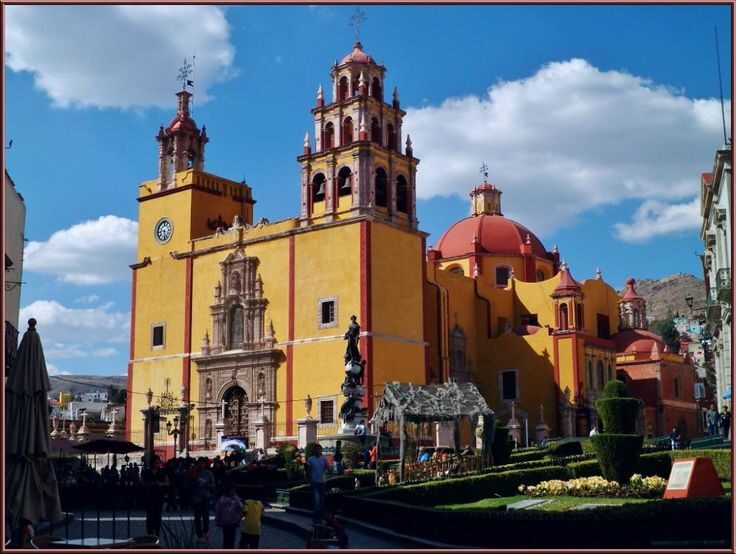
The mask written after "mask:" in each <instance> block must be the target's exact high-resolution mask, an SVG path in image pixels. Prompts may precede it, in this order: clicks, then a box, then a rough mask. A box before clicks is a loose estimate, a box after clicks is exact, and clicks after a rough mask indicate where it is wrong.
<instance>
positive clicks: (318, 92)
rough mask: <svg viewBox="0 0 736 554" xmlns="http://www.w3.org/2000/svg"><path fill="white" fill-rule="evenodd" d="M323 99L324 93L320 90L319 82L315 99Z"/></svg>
mask: <svg viewBox="0 0 736 554" xmlns="http://www.w3.org/2000/svg"><path fill="white" fill-rule="evenodd" d="M323 99H324V94H323V92H322V85H321V84H320V85H319V87H318V88H317V100H323Z"/></svg>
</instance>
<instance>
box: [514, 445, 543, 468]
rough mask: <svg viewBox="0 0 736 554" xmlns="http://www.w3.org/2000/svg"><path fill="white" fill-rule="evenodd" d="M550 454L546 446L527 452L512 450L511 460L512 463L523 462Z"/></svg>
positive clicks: (539, 458)
mask: <svg viewBox="0 0 736 554" xmlns="http://www.w3.org/2000/svg"><path fill="white" fill-rule="evenodd" d="M548 454H549V451H548V450H547V449H546V448H539V449H537V450H530V451H526V452H516V451H514V452H512V453H511V458H510V459H509V462H511V463H512V464H515V463H521V462H532V461H534V460H541V459H542V458H544V457H545V456H547V455H548Z"/></svg>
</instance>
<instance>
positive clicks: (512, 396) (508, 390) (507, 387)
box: [501, 371, 516, 400]
mask: <svg viewBox="0 0 736 554" xmlns="http://www.w3.org/2000/svg"><path fill="white" fill-rule="evenodd" d="M501 379H502V381H501V386H502V388H503V399H504V400H516V372H515V371H504V372H503V374H502V375H501Z"/></svg>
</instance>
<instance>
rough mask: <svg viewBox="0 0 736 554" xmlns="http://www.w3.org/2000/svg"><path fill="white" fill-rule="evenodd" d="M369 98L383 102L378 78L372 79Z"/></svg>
mask: <svg viewBox="0 0 736 554" xmlns="http://www.w3.org/2000/svg"><path fill="white" fill-rule="evenodd" d="M371 96H372V97H373V98H375V99H376V100H379V101H381V102H383V89H382V88H381V81H379V80H378V77H373V83H372V84H371Z"/></svg>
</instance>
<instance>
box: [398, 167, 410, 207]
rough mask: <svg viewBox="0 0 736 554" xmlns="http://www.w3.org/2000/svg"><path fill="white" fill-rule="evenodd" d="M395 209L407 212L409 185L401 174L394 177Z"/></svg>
mask: <svg viewBox="0 0 736 554" xmlns="http://www.w3.org/2000/svg"><path fill="white" fill-rule="evenodd" d="M396 210H397V211H399V212H401V213H405V214H408V213H409V185H408V184H407V182H406V178H405V177H404V176H403V175H399V176H398V177H396Z"/></svg>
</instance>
